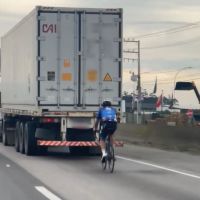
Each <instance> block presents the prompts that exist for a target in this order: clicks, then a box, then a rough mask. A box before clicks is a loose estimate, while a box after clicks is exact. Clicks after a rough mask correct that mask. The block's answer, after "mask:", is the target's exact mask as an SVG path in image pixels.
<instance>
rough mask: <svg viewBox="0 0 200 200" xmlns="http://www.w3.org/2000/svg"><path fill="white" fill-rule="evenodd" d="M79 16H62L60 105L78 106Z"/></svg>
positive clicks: (69, 14) (65, 14)
mask: <svg viewBox="0 0 200 200" xmlns="http://www.w3.org/2000/svg"><path fill="white" fill-rule="evenodd" d="M77 48H78V16H77V13H62V14H61V30H60V105H61V106H64V105H74V106H76V105H77V99H78V96H77V95H78V93H77V86H78V74H77V73H78V72H77V71H78V68H77V65H78V55H77Z"/></svg>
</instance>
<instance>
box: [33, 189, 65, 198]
mask: <svg viewBox="0 0 200 200" xmlns="http://www.w3.org/2000/svg"><path fill="white" fill-rule="evenodd" d="M35 189H36V190H37V191H39V192H40V193H41V194H43V195H44V196H45V197H47V198H48V199H49V200H62V199H61V198H59V197H58V196H56V195H55V194H53V193H52V192H51V191H49V190H48V189H46V188H45V187H43V186H35Z"/></svg>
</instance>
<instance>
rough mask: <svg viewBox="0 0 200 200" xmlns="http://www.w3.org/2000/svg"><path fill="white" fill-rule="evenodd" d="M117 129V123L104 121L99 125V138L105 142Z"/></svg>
mask: <svg viewBox="0 0 200 200" xmlns="http://www.w3.org/2000/svg"><path fill="white" fill-rule="evenodd" d="M116 129H117V122H115V121H105V122H103V123H102V124H101V130H100V138H101V139H102V140H104V141H105V139H106V137H107V135H112V134H113V133H114V132H115V131H116Z"/></svg>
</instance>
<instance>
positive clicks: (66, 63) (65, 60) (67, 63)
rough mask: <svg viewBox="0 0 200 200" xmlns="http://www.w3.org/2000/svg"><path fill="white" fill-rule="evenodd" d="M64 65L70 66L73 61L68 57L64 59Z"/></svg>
mask: <svg viewBox="0 0 200 200" xmlns="http://www.w3.org/2000/svg"><path fill="white" fill-rule="evenodd" d="M63 65H64V67H70V66H71V63H70V61H69V60H68V59H64V64H63Z"/></svg>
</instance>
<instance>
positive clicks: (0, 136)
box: [0, 119, 3, 142]
mask: <svg viewBox="0 0 200 200" xmlns="http://www.w3.org/2000/svg"><path fill="white" fill-rule="evenodd" d="M2 134H3V120H2V119H1V120H0V142H2Z"/></svg>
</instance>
